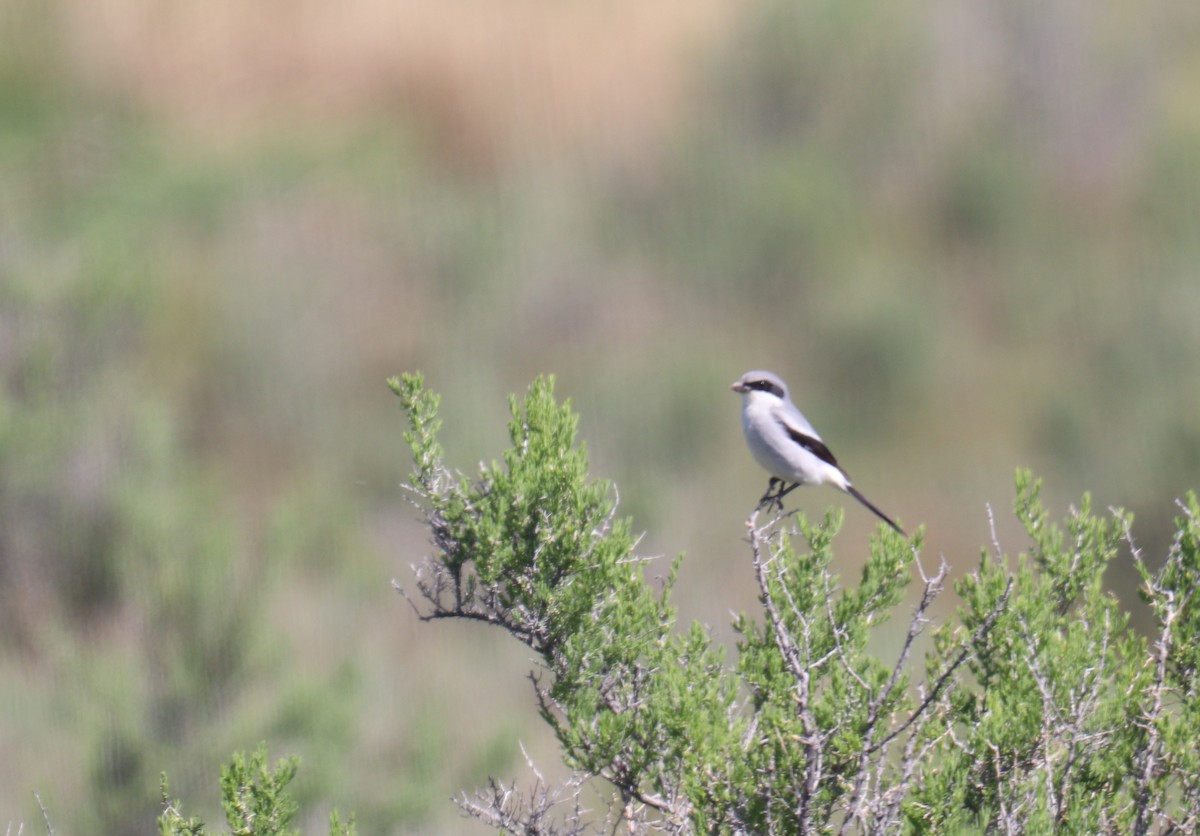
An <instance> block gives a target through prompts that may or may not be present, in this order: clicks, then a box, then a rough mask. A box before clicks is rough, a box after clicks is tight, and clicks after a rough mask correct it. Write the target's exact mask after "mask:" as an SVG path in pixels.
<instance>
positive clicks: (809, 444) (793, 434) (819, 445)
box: [776, 419, 848, 478]
mask: <svg viewBox="0 0 1200 836" xmlns="http://www.w3.org/2000/svg"><path fill="white" fill-rule="evenodd" d="M776 420H778V421H779V425H780V426H781V427H783V429H784V430H785V431H786V432H787V434H788V438H790V439H791V440H792V441H794V442H796V443H797V444H799V445H800V446H801V447H803V448H804V449H805V450H807V451H808V452H810V453H812V454H813V455H814V456H816V457H817V458H818V459H820V460H821V461H823V462H827V463H829V464H831V465H833V466H834V467H836V468H837V469H838V470H842V466H841V465H840V464H838V463H837V459H835V458H834V457H833V453H831V452H830V451H829V448H828V447H826V446H825V442H823V441H821V439H819V438H813V437H812V436H811V435H808V434H806V433H802V432H800V430H798V429H796V428H795V427H793V426H792V425H791V424H789V423H788V422H787V421H784V420H781V419H776ZM845 472H846V471H844V470H842V473H845ZM847 478H848V475H847Z"/></svg>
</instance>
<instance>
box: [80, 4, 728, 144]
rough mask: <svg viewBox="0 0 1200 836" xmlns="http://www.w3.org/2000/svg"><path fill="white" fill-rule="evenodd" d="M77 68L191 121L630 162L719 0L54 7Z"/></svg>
mask: <svg viewBox="0 0 1200 836" xmlns="http://www.w3.org/2000/svg"><path fill="white" fill-rule="evenodd" d="M64 6H65V7H66V11H65V12H64V15H63V20H64V21H65V23H66V25H67V26H68V31H69V42H70V44H71V53H72V55H73V56H74V60H75V61H76V62H77V65H78V67H79V71H80V75H81V76H82V77H84V78H87V79H89V80H90V81H91V83H93V84H94V85H96V86H97V87H99V88H102V89H104V90H106V91H109V92H115V93H117V94H118V95H122V96H128V97H129V98H130V99H132V100H133V101H135V102H136V103H138V104H139V105H141V106H144V107H148V108H150V109H152V110H153V111H155V112H158V113H160V114H163V115H164V116H165V117H167V118H168V119H169V120H171V121H172V122H174V123H176V124H177V125H179V126H181V127H183V128H186V129H188V130H190V131H199V132H201V133H202V134H204V135H208V136H211V137H214V138H222V137H224V138H229V137H231V136H232V137H236V136H239V135H241V134H243V133H244V132H245V131H247V130H254V129H255V128H261V127H263V126H264V125H273V124H275V123H276V122H277V121H278V120H281V119H297V118H298V119H300V120H301V121H305V120H307V121H310V122H311V121H317V122H321V123H324V122H325V121H326V120H347V121H355V120H370V119H374V118H378V117H384V118H389V117H396V116H400V117H401V118H406V119H408V118H411V119H414V120H416V121H417V122H418V123H420V124H421V125H422V126H423V127H424V128H425V129H426V130H428V131H430V132H431V133H432V135H433V140H434V142H435V143H436V144H437V146H438V147H440V148H444V149H448V150H450V151H451V152H452V154H453V155H454V156H458V157H462V158H463V159H464V160H466V161H467V162H468V163H472V164H484V165H490V164H491V163H492V161H493V160H494V159H495V158H496V157H499V158H500V159H501V160H503V159H506V158H508V157H510V156H512V155H516V156H518V157H524V156H530V157H536V156H537V155H538V154H540V153H547V152H553V151H556V150H563V149H568V150H575V151H580V152H583V153H587V154H600V155H602V156H605V155H615V156H617V157H619V158H620V157H629V158H633V159H634V160H636V159H637V158H638V157H639V156H640V155H642V154H643V153H645V149H647V148H648V147H653V146H654V145H655V143H656V142H657V141H658V140H660V139H661V138H662V137H663V136H664V134H665V132H666V131H667V130H668V129H669V127H670V126H671V125H672V124H674V121H675V119H676V118H677V117H678V115H679V112H680V108H681V104H682V102H683V101H684V99H685V96H684V95H683V93H684V92H685V91H686V89H687V88H688V85H689V84H690V83H691V79H692V77H693V72H692V71H693V69H694V68H695V66H696V58H697V56H698V55H699V54H701V53H702V52H703V51H705V50H707V49H709V48H710V47H711V46H712V45H713V43H714V41H716V40H718V39H720V38H721V37H722V35H723V33H725V32H727V31H728V30H729V27H730V25H731V22H732V20H733V19H734V18H735V16H736V14H737V10H738V8H739V6H738V4H737V3H734V2H731V0H666V2H659V3H641V2H637V0H614V2H607V3H556V2H546V0H516V1H515V2H508V3H493V2H489V0H461V2H452V3H447V2H442V0H404V2H396V3H389V2H382V0H357V2H353V3H338V4H334V3H324V2H319V0H300V1H299V2H288V3H278V2H276V3H245V2H240V1H239V0H213V2H199V1H198V0H182V1H181V2H172V3H166V4H159V3H147V2H144V1H143V0H105V2H102V3H87V2H65V3H64Z"/></svg>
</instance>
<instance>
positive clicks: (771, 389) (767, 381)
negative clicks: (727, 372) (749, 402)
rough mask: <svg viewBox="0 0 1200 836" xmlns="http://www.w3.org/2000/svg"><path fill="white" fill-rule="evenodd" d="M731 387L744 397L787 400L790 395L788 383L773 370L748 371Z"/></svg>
mask: <svg viewBox="0 0 1200 836" xmlns="http://www.w3.org/2000/svg"><path fill="white" fill-rule="evenodd" d="M729 388H730V389H732V390H733V391H735V392H737V393H738V394H740V395H742V396H743V397H744V398H759V397H765V398H772V399H775V400H780V401H786V400H787V397H788V390H787V385H786V384H785V383H784V382H783V381H782V380H780V379H779V376H778V375H775V374H772V373H771V372H764V371H753V372H746V373H745V374H744V375H742V376H741V378H740V379H739V380H737V381H735V382H734V384H733V385H732V386H730V387H729Z"/></svg>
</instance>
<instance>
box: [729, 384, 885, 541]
mask: <svg viewBox="0 0 1200 836" xmlns="http://www.w3.org/2000/svg"><path fill="white" fill-rule="evenodd" d="M730 388H731V389H733V391H735V392H737V393H739V394H740V395H741V396H742V432H743V433H745V435H746V444H747V445H749V447H750V452H751V453H753V454H754V458H755V460H756V461H757V462H758V463H759V464H760V465H762V466H763V469H765V470H766V471H767V473H770V474H771V481H770V482H769V483H768V484H767V492H766V493H765V494H763V498H762V499H761V500H760V504H761V503H766V502H779V501H780V500H782V499H783V497H784V496H785V495H786V494H788V493H790V492H791V491H792V490H794V489H795V488H798V487H800V486H801V485H833V486H834V487H835V488H840V489H841V490H843V491H845V492H846V493H848V494H850V495H851V496H852V497H854V498H855V499H857V500H858V501H859V502H861V503H862V504H863V505H865V506H866V507H867V508H868V509H870V510H871V512H872V513H874V514H875V516H877V517H879V519H881V520H883V521H884V522H885V523H887V524H888V525H890V526H891V527H892V528H894V529H896V531H898V532H900V534H901V536H904V537H907V536H908V535H907V534H905V533H904V529H902V528H901V527H900V526H898V525H896V523H894V522H893V521H892V520H891V519H890V518H889V517H888V516H887V514H885V513H883V512H882V511H880V510H879V509H878V508H876V507H875V506H874V505H872V504H871V502H870V501H869V500H868V499H867V498H866V497H865V496H863V495H862V494H861V493H859V492H858V491H857V490H856V489H855V488H854V486H853V485H851V484H850V477H849V476H848V475H847V474H846V471H844V470H842V468H841V466H840V465H839V464H838V463H837V459H835V458H834V457H833V453H831V452H829V448H828V447H826V446H825V444H824V442H822V441H821V436H819V435H817V431H816V430H814V429H813V428H812V424H810V423H808V419H807V418H805V417H804V414H803V413H801V412H800V410H799V409H797V408H796V405H795V404H794V403H792V399H791V398H790V397H788V390H787V386H786V385H785V384H784V382H783V381H782V380H780V379H779V377H778V376H776V375H773V374H771V373H770V372H764V371H753V372H746V373H745V374H744V375H742V379H741V380H739V381H737V382H736V383H734V384H733V386H731V387H730ZM789 484H790V486H789ZM776 485H778V488H779V490H778V492H777V493H775V494H774V495H772V493H771V492H772V491H773V490H775V488H776Z"/></svg>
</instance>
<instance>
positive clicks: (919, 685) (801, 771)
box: [390, 375, 1200, 834]
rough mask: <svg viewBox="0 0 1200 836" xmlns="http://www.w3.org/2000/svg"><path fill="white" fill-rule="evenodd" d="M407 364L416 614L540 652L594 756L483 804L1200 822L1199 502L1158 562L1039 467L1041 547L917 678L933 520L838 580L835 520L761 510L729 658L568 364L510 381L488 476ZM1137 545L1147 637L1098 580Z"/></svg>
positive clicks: (1102, 828) (695, 822)
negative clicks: (898, 636)
mask: <svg viewBox="0 0 1200 836" xmlns="http://www.w3.org/2000/svg"><path fill="white" fill-rule="evenodd" d="M390 383H391V386H392V388H393V390H394V391H395V392H396V393H397V394H398V395H399V396H400V398H401V403H402V405H403V407H404V409H405V411H406V412H407V414H408V416H409V422H410V430H409V432H408V433H407V434H406V438H407V440H408V441H409V443H410V445H411V446H412V451H413V456H414V460H415V462H416V464H417V467H416V470H415V472H414V475H413V478H412V480H411V483H410V487H411V490H412V491H413V493H414V495H415V497H416V501H417V504H418V506H419V507H420V508H421V510H422V513H423V514H424V516H425V520H426V522H427V524H428V525H429V527H430V530H431V531H432V532H433V535H434V538H433V542H434V545H435V547H436V548H437V553H436V554H434V555H432V556H431V557H429V558H427V559H426V561H425V563H424V564H423V565H422V566H420V567H419V568H418V570H417V589H418V591H419V592H420V596H421V599H423V602H424V605H425V607H426V609H425V610H424V611H423V616H422V617H423V618H425V619H440V618H467V619H475V620H480V621H484V622H487V623H490V624H494V625H497V626H500V627H503V628H504V629H506V630H507V631H508V632H510V633H511V634H512V635H513V636H515V637H516V638H518V639H519V640H520V641H522V642H524V643H526V644H527V645H529V646H530V647H531V648H533V649H534V650H535V651H536V652H538V653H539V654H540V656H541V657H542V661H543V663H544V665H545V670H546V672H547V673H546V675H548V676H549V677H551V680H552V681H551V682H549V683H548V684H547V683H545V682H544V681H543V680H542V678H540V677H538V676H537V675H536V674H535V675H534V676H533V678H534V684H535V694H536V698H537V700H538V705H539V707H540V710H541V713H542V716H543V718H544V719H545V720H546V722H547V723H548V724H550V726H551V727H552V728H553V729H554V731H555V733H556V734H557V736H558V739H559V741H560V743H561V745H562V749H563V757H564V759H565V761H566V763H567V764H568V765H569V766H570V767H571V768H572V769H573V770H575V777H574V778H573V779H571V780H570V781H568V783H567V784H565V785H564V786H563V787H561V788H556V789H551V788H548V787H546V786H545V785H544V784H543V783H542V782H541V781H540V780H539V782H538V785H537V787H536V788H535V791H534V792H533V793H532V794H531V795H530V796H529V798H528V799H525V798H522V797H521V796H520V795H519V794H518V793H516V791H515V790H513V789H512V788H505V787H504V786H503V785H500V784H498V783H496V782H495V781H493V782H492V784H491V788H490V792H483V793H480V794H479V795H477V796H476V797H475V799H474V800H470V799H463V800H461V801H460V804H461V805H462V806H463V807H464V808H465V809H466V810H467V811H468V812H470V813H472V814H473V815H476V816H477V817H479V818H480V819H481V820H483V821H485V822H488V823H490V824H492V825H493V826H495V827H497V828H498V829H503V830H514V829H516V830H520V829H526V830H528V831H529V832H544V831H543V830H541V829H539V828H540V827H541V826H542V825H541V823H542V822H544V821H545V820H546V817H547V816H548V815H549V814H550V811H551V809H552V808H554V807H555V806H556V805H561V804H563V803H564V802H570V801H573V802H574V806H573V807H569V808H568V809H567V811H566V812H565V813H564V814H563V816H562V817H563V821H564V822H565V823H566V825H567V827H566V832H582V831H583V829H585V828H586V826H587V825H586V824H585V823H584V815H583V813H582V811H581V805H580V792H581V787H582V786H583V785H584V784H586V783H588V782H589V781H591V780H592V779H594V778H602V779H604V780H605V781H606V782H607V783H608V785H610V786H611V787H613V788H614V794H613V796H612V799H611V801H612V808H611V809H612V811H619V813H618V814H619V815H620V816H623V817H625V818H626V819H628V820H629V821H630V822H631V823H632V824H639V825H646V826H648V827H650V828H653V829H660V830H663V831H667V832H676V833H684V832H710V833H733V832H754V833H780V834H784V833H808V832H817V831H826V830H830V829H833V828H840V830H841V831H842V832H861V833H873V832H884V831H887V832H911V833H942V832H949V831H959V832H961V831H968V832H969V831H972V830H987V831H991V830H1002V831H1005V832H1135V833H1146V832H1149V831H1151V830H1156V829H1161V828H1164V827H1166V828H1170V827H1176V828H1179V829H1181V830H1184V831H1186V832H1192V831H1193V830H1194V829H1195V827H1196V825H1197V820H1196V816H1197V813H1195V812H1193V811H1195V810H1197V809H1200V806H1198V805H1197V801H1200V756H1197V755H1196V752H1195V747H1194V740H1195V739H1196V736H1197V734H1198V733H1200V695H1198V694H1197V687H1196V685H1195V682H1196V680H1197V673H1198V671H1200V653H1198V652H1197V651H1196V649H1195V648H1196V647H1197V640H1198V639H1200V614H1198V613H1200V610H1198V609H1197V607H1196V606H1195V605H1194V604H1193V594H1194V590H1195V589H1196V587H1197V585H1198V583H1200V523H1198V522H1197V520H1198V518H1200V508H1198V507H1197V500H1196V497H1195V496H1194V495H1192V496H1189V497H1188V501H1187V503H1186V504H1184V505H1182V506H1181V507H1182V508H1183V511H1184V514H1183V516H1182V517H1180V518H1179V519H1178V520H1177V521H1176V527H1177V535H1176V539H1175V543H1174V546H1173V547H1172V550H1171V553H1170V554H1169V556H1168V559H1167V562H1166V564H1165V565H1164V566H1163V567H1162V568H1161V569H1160V570H1158V571H1157V572H1152V571H1151V570H1150V569H1149V568H1148V567H1147V566H1146V565H1145V563H1144V562H1143V561H1142V558H1141V555H1140V552H1139V551H1138V550H1137V548H1136V546H1135V545H1134V543H1133V539H1132V535H1131V533H1130V527H1131V525H1132V519H1131V517H1130V515H1128V514H1126V513H1124V512H1122V511H1119V510H1114V511H1113V512H1112V513H1111V515H1109V516H1098V515H1096V514H1094V513H1093V512H1092V509H1091V501H1090V498H1089V497H1087V496H1085V497H1084V498H1083V501H1082V502H1081V504H1080V506H1079V508H1078V509H1073V510H1072V512H1071V514H1070V515H1069V516H1068V518H1067V519H1066V521H1065V523H1064V524H1062V525H1061V526H1060V525H1058V524H1056V523H1054V522H1052V521H1051V519H1050V514H1049V512H1048V511H1047V509H1046V508H1045V506H1044V505H1043V504H1042V502H1041V500H1040V483H1038V482H1035V481H1034V480H1033V479H1032V477H1031V476H1030V475H1029V474H1028V473H1026V472H1020V473H1018V475H1017V500H1016V505H1015V510H1016V515H1017V518H1018V519H1019V520H1020V521H1021V523H1022V525H1023V526H1024V529H1025V532H1026V534H1027V536H1028V538H1029V547H1028V551H1027V552H1024V553H1021V554H1018V555H1017V556H1016V558H1015V559H1013V558H1010V557H1008V556H1007V555H1005V554H1004V552H1003V551H1002V549H1001V548H1000V546H999V544H998V543H997V544H995V545H994V549H993V550H991V551H986V550H985V551H984V553H983V556H982V559H981V561H980V565H979V568H978V569H977V570H976V571H975V572H973V573H972V574H970V575H968V576H966V577H964V578H963V579H961V580H960V581H959V582H958V583H957V584H956V589H957V591H958V594H959V596H960V599H961V602H962V603H961V606H960V608H959V613H958V619H957V621H956V622H955V621H951V622H947V623H945V624H943V625H941V626H940V627H938V628H937V629H936V630H935V631H934V632H933V637H932V645H931V647H930V648H929V649H928V651H927V652H926V654H925V664H924V669H925V670H924V676H923V677H918V676H915V672H914V671H913V670H910V667H911V666H910V664H909V662H910V659H911V657H912V654H913V650H914V647H915V646H916V643H917V640H918V637H919V636H920V634H921V633H922V632H923V630H924V628H925V627H926V625H927V624H928V623H929V621H930V620H931V619H930V615H929V614H930V605H931V603H932V601H933V600H934V599H935V598H936V596H937V595H938V594H939V593H940V592H941V591H942V589H943V586H944V583H945V581H946V578H947V575H948V566H947V565H946V564H945V563H944V562H942V564H941V565H940V567H939V569H938V571H937V572H936V573H934V574H932V575H930V574H928V573H927V572H926V571H925V568H924V566H923V565H922V563H921V559H920V547H921V539H922V537H921V535H918V536H917V537H916V538H914V540H913V541H912V542H906V541H905V540H903V539H902V538H901V537H899V536H897V535H896V534H894V533H893V532H890V531H887V530H882V533H881V535H880V536H879V537H878V538H877V539H876V540H875V541H873V544H872V549H871V553H870V556H869V558H868V560H867V562H866V564H865V566H864V568H863V570H862V576H861V578H860V580H859V582H858V584H857V585H854V586H850V587H843V586H842V585H841V584H840V582H839V580H838V579H837V577H836V576H834V575H833V574H832V573H831V571H830V566H831V564H832V556H833V554H832V543H833V539H834V537H835V535H836V533H837V530H838V527H839V525H840V522H841V519H840V516H838V515H835V514H833V513H831V514H829V515H827V516H826V518H825V520H824V521H823V523H821V524H810V523H808V522H807V521H806V520H804V519H803V518H802V517H800V516H795V517H794V519H793V517H792V515H779V516H776V517H775V518H773V519H771V520H769V521H768V522H766V523H765V524H763V525H761V526H760V525H759V523H758V516H759V512H758V511H755V512H754V513H753V514H752V515H751V517H750V519H749V523H748V527H749V531H750V537H749V542H750V550H751V553H752V556H753V566H754V570H755V574H756V579H757V581H758V584H759V589H760V593H761V598H760V600H761V602H762V605H763V614H762V616H761V618H754V617H752V616H750V615H745V614H743V615H740V616H738V617H737V619H736V620H735V623H734V627H735V629H736V631H737V633H738V635H739V637H740V638H739V641H738V644H737V654H738V655H737V659H736V662H735V663H734V664H733V665H732V666H731V665H729V664H727V663H726V661H725V658H724V655H723V653H722V652H721V651H720V649H719V648H717V647H715V646H714V644H713V641H712V638H711V636H710V635H709V634H708V632H707V630H705V629H704V628H702V627H701V626H699V625H692V626H691V627H690V628H689V629H687V630H685V631H683V632H681V633H676V632H675V630H674V610H673V609H672V608H671V606H670V605H669V603H668V594H669V592H670V589H671V587H672V585H673V582H674V580H675V577H676V576H677V574H678V572H679V569H680V566H681V562H680V561H679V560H677V561H676V562H675V563H674V565H673V567H672V570H671V573H670V575H669V576H668V577H667V578H666V580H665V582H664V584H663V587H662V590H661V592H659V593H655V592H653V591H652V585H651V584H649V583H647V582H646V580H645V579H644V578H643V577H642V572H641V562H640V560H639V559H638V558H636V557H635V556H634V554H633V549H634V547H635V545H636V541H635V540H634V538H633V537H632V536H631V535H630V524H629V522H628V521H625V520H617V519H616V518H615V503H614V502H613V501H612V500H611V499H609V496H610V494H611V493H612V490H611V487H610V486H609V485H608V484H607V483H604V482H593V481H590V480H589V479H588V475H587V456H586V451H585V450H584V447H583V445H582V444H581V443H579V442H578V440H577V438H576V426H577V418H576V416H575V415H574V414H573V413H572V412H571V410H570V406H569V404H563V405H558V404H556V403H555V401H554V398H553V381H552V379H550V378H539V379H537V380H536V381H534V383H533V385H532V386H531V387H530V390H529V392H528V394H527V396H526V397H525V399H524V400H523V401H520V402H518V401H517V400H516V399H513V400H512V403H511V407H512V421H511V423H510V425H509V434H510V440H511V442H512V447H511V448H510V449H509V450H508V451H507V452H506V453H505V455H504V458H503V462H502V463H493V464H491V465H487V466H484V467H483V468H482V470H481V472H480V475H479V477H478V478H477V479H475V480H471V479H469V478H467V477H465V476H463V475H461V474H453V473H451V472H450V471H449V470H447V469H446V468H445V466H444V465H443V464H442V461H441V455H442V450H441V447H440V446H439V445H438V442H437V430H438V418H437V406H438V400H437V397H436V396H435V395H433V394H432V393H430V392H427V391H426V390H425V389H424V383H423V380H422V378H421V376H420V375H405V376H403V377H402V378H397V379H393V380H392V381H390ZM800 543H803V548H799V547H798V544H800ZM1125 550H1127V551H1128V552H1129V553H1130V554H1131V555H1132V558H1133V560H1134V561H1135V563H1136V565H1137V566H1138V567H1139V571H1141V572H1142V576H1143V580H1144V588H1143V594H1144V596H1145V598H1146V600H1147V601H1148V602H1149V604H1150V607H1151V610H1152V611H1153V612H1154V614H1155V617H1156V618H1157V620H1158V625H1159V632H1158V636H1157V638H1156V639H1155V640H1154V641H1152V642H1147V641H1146V639H1144V638H1142V637H1140V636H1138V635H1136V634H1134V633H1133V632H1131V630H1130V629H1129V616H1128V614H1127V613H1125V612H1123V611H1121V609H1120V608H1119V606H1118V603H1117V601H1116V599H1115V598H1114V597H1113V596H1112V595H1111V594H1109V593H1108V592H1107V591H1106V589H1105V586H1104V582H1103V581H1104V573H1105V570H1106V568H1107V567H1108V566H1109V565H1110V564H1111V563H1112V562H1113V561H1114V560H1116V559H1118V558H1119V557H1120V555H1121V554H1122V552H1123V551H1125ZM914 574H915V575H916V576H917V577H919V579H920V581H921V583H922V589H921V591H920V595H919V600H918V603H917V606H916V608H915V609H914V611H913V614H912V616H911V618H910V619H909V622H908V626H907V629H906V630H905V631H903V640H902V641H901V646H900V649H899V652H898V653H897V655H896V658H895V659H894V660H888V661H885V660H884V659H882V658H880V656H879V654H878V653H876V652H874V651H873V649H872V648H873V645H872V640H873V639H876V638H878V637H879V635H880V630H881V628H884V627H885V625H886V624H887V623H888V621H889V619H890V618H891V617H892V616H893V614H894V611H895V609H896V607H897V606H898V605H899V604H900V603H901V602H902V601H903V600H904V597H905V592H906V589H907V588H908V587H909V585H910V583H911V581H912V579H913V575H914ZM413 603H414V605H416V602H415V601H414V602H413ZM964 674H967V675H965V676H964ZM611 815H612V813H610V817H611Z"/></svg>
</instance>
